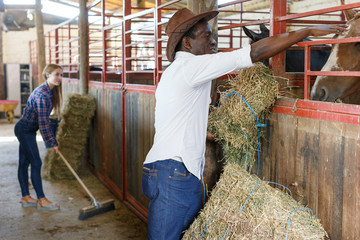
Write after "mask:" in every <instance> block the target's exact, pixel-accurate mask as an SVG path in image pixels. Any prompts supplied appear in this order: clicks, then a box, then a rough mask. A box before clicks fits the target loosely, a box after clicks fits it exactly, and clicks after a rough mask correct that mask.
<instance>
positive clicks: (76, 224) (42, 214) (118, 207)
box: [0, 118, 147, 240]
mask: <svg viewBox="0 0 360 240" xmlns="http://www.w3.org/2000/svg"><path fill="white" fill-rule="evenodd" d="M16 121H17V119H15V121H14V122H16ZM14 125H15V124H14V123H12V124H8V123H7V121H6V119H4V118H2V119H0V169H1V177H0V204H1V210H0V240H12V239H14V240H23V239H24V240H25V239H36V240H42V239H44V240H45V239H46V240H48V239H61V240H63V239H66V240H72V239H76V240H77V239H87V240H92V239H94V240H95V239H101V240H107V239H109V240H110V239H111V240H112V239H119V240H122V239H134V240H141V239H146V236H147V226H146V223H144V222H143V221H141V220H140V219H139V218H138V217H137V216H136V215H135V214H134V213H132V212H131V211H130V210H129V209H128V208H127V207H126V206H125V205H124V204H123V203H122V202H121V201H119V200H118V199H117V198H116V197H115V196H114V195H113V194H112V193H111V192H110V191H109V190H108V189H107V188H106V187H105V186H103V185H102V184H101V182H100V181H99V180H98V179H97V178H96V177H95V176H93V175H92V174H87V175H86V177H85V178H84V179H83V181H84V183H85V185H86V186H87V187H88V188H89V189H90V191H91V192H92V194H93V195H94V196H95V198H96V199H97V200H98V201H104V200H107V199H111V198H112V199H115V210H114V211H110V212H107V213H103V214H101V215H97V216H94V217H91V218H89V219H87V220H84V221H80V220H78V216H79V210H80V209H81V208H84V207H86V206H90V205H91V202H90V201H89V198H88V197H87V195H86V193H85V191H84V190H83V189H82V188H81V186H80V185H79V183H78V182H77V181H76V180H75V178H74V180H73V181H72V180H68V181H61V182H50V181H46V180H43V188H44V192H45V195H46V197H47V198H48V199H49V200H50V201H53V202H55V203H58V204H60V205H61V210H59V211H44V210H37V209H36V208H35V207H30V208H22V207H21V205H20V199H21V193H20V186H19V183H18V179H17V166H18V148H19V143H18V141H17V139H16V137H15V136H14ZM37 139H38V147H39V150H40V155H41V157H42V158H44V156H45V154H46V149H45V145H44V142H43V141H42V139H41V137H40V135H39V137H38V138H37ZM29 184H31V181H30V180H29ZM30 193H31V196H33V197H34V198H36V195H35V191H34V189H33V188H32V186H31V185H30Z"/></svg>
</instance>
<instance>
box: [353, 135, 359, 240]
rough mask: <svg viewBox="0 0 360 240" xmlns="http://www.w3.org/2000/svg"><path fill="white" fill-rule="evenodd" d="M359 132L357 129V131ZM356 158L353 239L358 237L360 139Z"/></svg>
mask: <svg viewBox="0 0 360 240" xmlns="http://www.w3.org/2000/svg"><path fill="white" fill-rule="evenodd" d="M357 132H359V131H357ZM357 156H358V157H357V159H355V162H356V164H355V166H356V167H355V169H356V170H357V171H356V175H355V178H356V179H357V180H356V183H355V185H354V188H355V190H354V193H355V196H356V197H355V199H356V205H355V209H354V212H356V214H355V216H356V218H355V221H354V232H355V238H354V239H360V140H359V139H358V140H357Z"/></svg>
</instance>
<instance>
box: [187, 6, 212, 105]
mask: <svg viewBox="0 0 360 240" xmlns="http://www.w3.org/2000/svg"><path fill="white" fill-rule="evenodd" d="M187 8H188V9H190V10H191V11H192V12H193V13H196V14H199V13H203V12H208V11H213V10H217V9H218V0H189V1H188V5H187ZM209 25H210V27H211V29H212V31H213V37H214V39H215V41H216V42H217V40H218V21H217V18H213V19H212V20H210V21H209ZM216 48H217V46H216ZM218 84H219V83H218V81H217V80H214V81H213V84H212V86H211V103H212V104H216V102H217V100H218V97H217V93H216V89H217V86H218Z"/></svg>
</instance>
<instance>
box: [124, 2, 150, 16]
mask: <svg viewBox="0 0 360 240" xmlns="http://www.w3.org/2000/svg"><path fill="white" fill-rule="evenodd" d="M124 1H126V0H124ZM154 11H155V9H154V8H150V9H148V10H144V11H141V12H138V13H134V14H131V15H125V14H124V17H123V20H124V21H126V20H131V19H134V18H138V17H142V16H145V15H148V14H151V13H153V12H154Z"/></svg>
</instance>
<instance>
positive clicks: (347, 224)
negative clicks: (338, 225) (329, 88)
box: [342, 124, 360, 239]
mask: <svg viewBox="0 0 360 240" xmlns="http://www.w3.org/2000/svg"><path fill="white" fill-rule="evenodd" d="M359 133H360V129H359V126H356V125H350V124H346V125H345V131H344V136H345V137H346V138H345V149H344V153H345V154H344V158H345V159H344V188H343V206H342V226H343V227H342V239H359V238H360V235H358V236H356V235H357V234H356V228H358V229H359V227H358V226H359V224H360V220H359V218H360V215H359V205H358V206H357V204H356V202H357V201H359V199H360V198H359V196H357V192H358V191H359V186H360V184H359V181H360V180H359V177H360V174H359V172H360V170H359V168H358V166H357V165H358V164H359V158H360V156H359V138H360V136H359Z"/></svg>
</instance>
